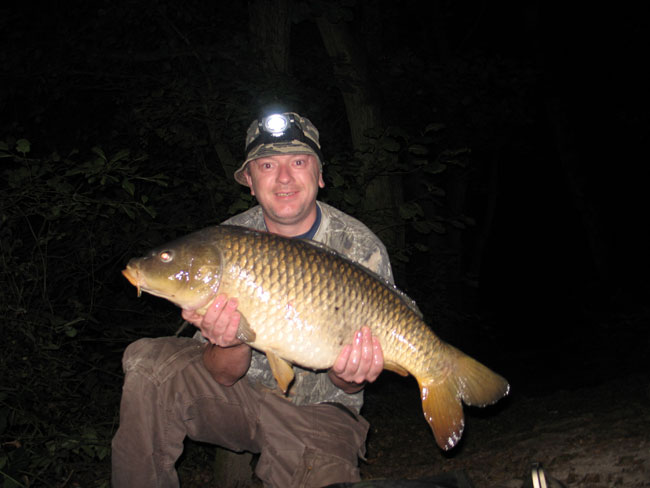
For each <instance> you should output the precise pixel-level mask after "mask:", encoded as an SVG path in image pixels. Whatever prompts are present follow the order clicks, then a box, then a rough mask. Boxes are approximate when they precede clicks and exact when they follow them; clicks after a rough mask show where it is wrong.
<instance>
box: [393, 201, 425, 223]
mask: <svg viewBox="0 0 650 488" xmlns="http://www.w3.org/2000/svg"><path fill="white" fill-rule="evenodd" d="M416 215H424V212H423V211H422V207H420V205H419V204H418V203H417V202H405V203H403V204H401V205H400V206H399V216H400V217H401V218H402V219H404V220H411V219H413V218H414V217H415V216H416Z"/></svg>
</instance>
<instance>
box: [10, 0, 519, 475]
mask: <svg viewBox="0 0 650 488" xmlns="http://www.w3.org/2000/svg"><path fill="white" fill-rule="evenodd" d="M299 3H300V2H299ZM313 3H314V4H316V5H317V6H318V5H320V6H321V7H322V9H324V10H325V12H326V14H327V15H329V16H330V17H331V16H338V17H340V18H341V19H342V20H345V21H348V20H349V19H351V18H353V17H354V16H358V15H359V10H360V7H359V5H356V6H355V2H347V1H342V2H336V4H335V6H332V7H331V8H330V7H329V6H328V5H329V3H328V2H313ZM357 3H358V2H357ZM73 4H74V5H75V7H69V8H67V9H58V8H55V7H43V10H42V11H39V12H38V13H36V14H34V13H32V12H31V10H29V9H27V10H25V11H24V12H22V13H21V12H20V11H19V9H18V7H16V8H17V9H18V10H17V11H16V12H14V13H13V16H11V15H6V16H1V15H0V18H3V19H9V20H7V21H6V22H9V21H11V22H13V24H15V25H20V26H22V27H21V29H7V32H6V38H7V49H5V50H3V53H2V56H3V58H2V59H3V63H0V65H1V66H0V70H2V72H0V75H1V77H2V79H3V80H7V83H6V84H4V85H3V88H4V89H3V91H2V92H1V93H0V114H2V118H1V119H0V164H1V167H0V174H1V179H0V253H1V257H0V259H1V261H0V263H1V267H0V289H1V290H2V295H1V297H0V312H2V314H3V317H4V320H3V321H2V323H1V324H0V333H1V334H2V337H3V344H4V346H3V354H2V356H1V359H0V367H2V371H3V378H4V380H3V382H2V384H0V439H1V442H2V444H1V450H0V473H1V474H2V476H3V477H4V486H5V487H9V486H21V485H22V486H65V485H66V483H68V482H69V481H70V480H71V479H72V480H75V479H93V480H98V481H96V484H95V486H105V485H106V479H107V462H108V458H107V456H108V449H109V445H110V438H111V436H112V434H113V432H114V429H115V427H116V422H117V419H116V415H117V404H118V401H119V392H120V382H121V378H122V376H121V370H120V358H121V353H122V351H123V349H124V347H125V346H126V344H128V343H129V342H130V341H132V340H133V339H135V338H137V337H141V336H144V335H162V334H165V333H167V334H171V333H173V332H174V331H175V330H176V328H177V327H178V325H179V324H178V322H179V314H178V311H177V310H176V309H175V308H174V307H172V306H168V305H167V304H165V303H163V302H162V301H161V300H157V299H155V298H150V297H144V298H142V299H141V300H139V301H137V302H136V298H135V296H134V295H135V294H134V292H133V289H132V288H131V287H130V286H129V285H128V284H127V283H126V282H125V280H124V279H123V278H122V277H121V275H120V270H121V269H122V267H123V265H124V263H125V262H126V260H127V259H128V258H130V257H131V256H134V255H138V254H139V253H141V252H143V251H144V250H146V249H148V248H149V247H151V246H153V245H156V244H159V243H160V242H164V241H165V240H167V239H169V238H172V237H175V236H177V235H179V234H183V233H186V232H188V231H190V230H193V229H196V228H200V227H203V226H206V225H209V224H214V223H217V222H219V221H221V220H223V219H224V218H226V217H228V216H230V215H232V214H234V213H237V212H240V211H242V210H244V209H246V208H248V207H250V206H251V205H252V204H253V202H254V201H253V198H252V197H251V196H250V194H249V193H248V192H247V191H246V189H243V188H241V187H239V186H238V185H236V184H234V182H233V180H232V176H231V175H232V171H233V169H234V168H235V167H236V166H237V165H238V162H239V161H241V153H242V149H243V140H242V138H243V134H244V133H245V130H246V127H247V124H248V123H249V122H250V120H252V118H254V117H255V116H256V115H257V110H259V108H260V107H261V106H262V105H264V104H267V103H271V102H283V103H284V104H285V105H286V106H287V107H288V108H290V109H293V110H297V111H299V112H301V113H303V114H307V115H308V116H309V117H310V118H311V119H312V120H313V121H314V122H315V124H316V125H317V126H318V127H319V129H320V130H321V142H322V145H323V149H324V152H325V159H326V163H325V172H324V176H325V179H326V182H327V187H326V189H325V191H324V192H323V193H322V197H323V199H325V200H326V201H328V202H330V203H332V204H334V205H335V206H337V207H339V208H341V209H342V210H344V211H347V212H348V213H350V214H352V215H355V216H357V217H358V218H359V219H361V220H362V221H364V222H366V223H367V224H368V225H369V226H370V227H371V228H373V230H375V231H377V232H378V233H379V234H380V235H381V234H382V233H383V232H384V231H385V230H386V229H389V228H396V227H399V228H400V229H401V230H402V231H403V232H402V233H401V234H402V235H403V236H404V238H403V241H402V242H397V243H395V244H394V245H393V244H391V247H390V249H389V251H390V253H391V257H392V260H393V262H394V265H395V269H396V273H397V274H398V283H399V284H400V286H402V287H406V288H407V291H408V292H409V293H411V294H413V295H414V298H416V299H417V301H418V303H420V304H421V307H422V308H423V309H424V311H425V314H441V313H442V312H441V311H443V310H445V307H446V305H445V300H446V298H445V290H444V286H445V281H444V279H442V278H441V277H444V275H445V273H446V272H448V271H447V270H448V268H449V264H448V263H449V261H450V260H449V259H448V258H447V257H448V254H445V252H446V248H445V245H448V247H451V245H450V242H449V239H450V236H451V235H453V234H454V232H457V231H459V230H461V231H462V232H464V233H465V234H464V236H471V232H472V231H473V225H474V221H475V220H476V219H475V218H472V216H471V215H470V216H467V215H465V214H457V213H453V212H451V211H450V207H449V202H448V198H447V197H448V190H449V187H450V185H449V181H450V180H449V178H450V175H451V174H452V173H453V171H455V170H460V171H463V172H467V173H469V174H471V175H472V176H473V177H475V176H477V175H479V176H480V174H481V172H480V171H481V165H482V164H483V163H484V160H482V159H481V158H480V157H478V156H477V155H476V154H477V153H480V152H481V151H485V150H486V148H488V149H489V148H491V147H496V146H498V143H499V142H503V138H501V139H500V138H499V137H497V135H498V134H499V132H500V131H501V129H502V128H503V126H504V125H506V126H507V127H511V125H515V122H513V121H519V120H521V119H524V118H525V117H524V115H523V114H521V113H519V112H517V111H516V110H515V109H514V108H513V107H516V106H517V103H518V101H519V99H520V98H521V97H522V96H523V95H522V90H521V89H520V87H521V85H516V86H515V88H511V86H510V85H509V80H510V78H511V73H513V72H515V71H516V70H517V67H516V66H511V65H509V64H507V63H505V62H504V61H501V60H491V59H487V58H484V59H483V60H482V61H481V63H478V62H477V63H474V62H473V61H476V60H478V56H476V57H475V58H473V59H472V58H470V61H463V60H460V61H458V60H457V61H455V62H453V63H449V64H447V65H440V64H437V63H435V62H431V59H429V58H427V56H428V53H427V48H426V46H418V47H414V48H412V49H406V48H404V47H400V46H401V45H400V43H396V42H392V41H391V39H393V40H394V39H395V38H396V36H401V35H402V34H401V33H396V32H393V31H392V30H391V29H392V20H393V19H390V20H391V22H388V25H389V27H390V28H389V29H386V30H385V36H384V37H385V39H384V40H383V43H382V44H377V45H375V46H374V50H373V51H372V52H375V53H381V54H380V55H378V56H376V57H371V58H370V62H371V70H372V71H373V72H374V73H377V74H381V76H376V79H377V80H378V87H377V88H378V90H379V91H380V97H379V99H378V100H383V101H381V103H382V110H383V113H384V119H385V120H386V121H388V122H389V123H388V124H387V126H386V127H378V128H375V129H374V130H372V131H370V132H369V133H368V134H367V137H368V144H367V146H366V147H363V148H360V149H359V151H357V152H356V153H353V152H352V151H351V150H350V144H349V134H348V130H347V124H346V121H345V117H344V115H342V114H344V113H345V109H344V107H343V104H342V100H341V96H340V91H339V86H338V85H337V83H336V81H335V80H334V77H333V76H332V69H331V66H330V65H329V60H328V58H327V56H326V54H325V52H324V50H323V48H322V46H320V47H319V43H320V40H319V38H318V30H317V29H316V28H315V26H314V24H313V22H311V21H310V20H309V15H311V14H309V15H307V14H305V12H302V14H301V11H300V10H298V11H296V12H295V18H294V21H295V22H296V23H295V25H293V26H292V30H293V32H294V40H295V41H298V40H299V42H293V44H292V53H293V58H292V67H293V70H292V71H293V74H292V75H291V76H280V75H271V74H269V73H264V72H262V71H261V69H260V66H259V64H257V63H255V59H256V58H255V55H254V54H253V53H252V48H251V46H250V45H249V41H248V38H247V36H246V32H247V29H248V25H247V15H246V5H245V3H242V5H239V4H237V6H234V5H233V4H223V5H222V4H221V3H220V2H212V3H209V4H206V3H205V2H199V1H196V0H192V1H189V2H184V3H183V5H177V4H173V3H172V2H166V1H161V2H153V1H151V0H136V1H134V2H129V4H128V6H126V5H125V6H122V7H120V8H116V7H115V6H114V5H113V4H112V3H111V2H107V1H100V2H93V3H91V4H88V3H87V2H73ZM386 5H388V4H386ZM300 15H303V17H301V16H300ZM386 15H387V17H386V19H388V18H389V17H390V15H391V14H390V12H388V13H387V14H386ZM143 19H146V20H145V21H143ZM386 19H384V20H386ZM0 22H2V21H0ZM3 26H5V25H4V24H3ZM5 27H7V26H5ZM366 27H367V26H366ZM486 59H487V60H486ZM522 84H525V83H522ZM479 88H480V90H482V91H480V96H478V97H475V98H472V97H469V98H468V97H467V92H476V93H479ZM494 91H500V92H503V93H504V94H505V95H504V96H503V97H501V98H500V99H499V104H498V106H494V105H489V103H490V102H489V100H491V99H493V98H492V95H493V92H494ZM431 100H434V102H431ZM377 103H380V102H379V101H378V102H377ZM513 114H514V115H513ZM517 123H518V124H521V123H522V122H517ZM469 147H471V148H472V151H470V150H469V149H468V148H469ZM477 149H478V151H477ZM386 176H387V177H388V178H390V180H391V181H393V182H394V184H395V186H396V187H399V188H401V189H402V193H401V199H400V200H399V201H396V202H386V208H385V209H372V210H370V209H369V208H367V207H366V206H365V205H364V198H365V192H366V189H367V188H368V187H369V186H370V185H371V184H372V183H373V181H375V180H376V179H377V178H381V177H386ZM475 184H477V185H481V184H483V183H482V181H481V180H480V178H475ZM468 213H470V212H468ZM441 249H442V250H443V251H445V252H441V251H440V250H441ZM431 297H433V298H431ZM97 466H100V468H97ZM98 469H99V472H97V470H98ZM84 471H88V472H92V471H95V473H94V475H91V476H90V477H84V476H83V473H84ZM92 476H94V477H92ZM102 483H103V484H102Z"/></svg>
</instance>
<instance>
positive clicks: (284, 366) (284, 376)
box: [266, 351, 293, 394]
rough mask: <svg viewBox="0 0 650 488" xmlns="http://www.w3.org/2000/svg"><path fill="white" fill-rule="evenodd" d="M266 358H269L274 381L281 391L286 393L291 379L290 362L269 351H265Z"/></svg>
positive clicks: (291, 369)
mask: <svg viewBox="0 0 650 488" xmlns="http://www.w3.org/2000/svg"><path fill="white" fill-rule="evenodd" d="M266 358H267V359H268V360H269V366H271V372H272V373H273V377H274V378H275V381H277V382H278V386H279V387H280V389H281V390H282V393H285V394H286V393H287V391H288V390H289V385H290V384H291V382H292V381H293V368H292V367H291V364H289V363H288V362H287V361H285V360H284V359H282V358H281V357H279V356H277V355H276V354H275V353H272V352H271V351H266Z"/></svg>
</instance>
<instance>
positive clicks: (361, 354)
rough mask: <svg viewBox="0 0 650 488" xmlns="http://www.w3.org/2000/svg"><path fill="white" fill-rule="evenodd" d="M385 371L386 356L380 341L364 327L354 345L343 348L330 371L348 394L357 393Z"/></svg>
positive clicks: (332, 376)
mask: <svg viewBox="0 0 650 488" xmlns="http://www.w3.org/2000/svg"><path fill="white" fill-rule="evenodd" d="M383 369H384V355H383V353H382V350H381V344H380V343H379V339H377V338H376V337H374V336H373V335H372V332H371V331H370V328H369V327H362V328H361V330H360V331H358V332H357V333H356V334H355V336H354V341H353V343H352V344H348V345H346V346H344V347H343V349H342V350H341V353H340V354H339V357H338V358H337V359H336V361H335V362H334V365H333V366H332V368H331V369H330V370H329V377H330V380H332V383H334V384H335V385H336V386H338V387H339V388H341V389H342V390H343V391H345V392H346V393H356V392H357V391H359V390H360V389H361V388H363V386H364V385H365V383H372V382H373V381H375V380H376V379H377V377H378V376H379V374H380V373H381V372H382V370H383Z"/></svg>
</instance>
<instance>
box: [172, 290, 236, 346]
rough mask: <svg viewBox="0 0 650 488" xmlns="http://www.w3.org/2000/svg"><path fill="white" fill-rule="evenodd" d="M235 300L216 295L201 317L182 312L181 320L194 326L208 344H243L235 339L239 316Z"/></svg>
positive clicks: (192, 313) (196, 314)
mask: <svg viewBox="0 0 650 488" xmlns="http://www.w3.org/2000/svg"><path fill="white" fill-rule="evenodd" d="M237 305H238V303H237V299H236V298H230V299H229V298H228V297H227V296H226V295H223V294H221V295H217V297H216V298H215V299H214V301H213V302H212V303H211V304H210V306H209V307H208V309H207V310H206V312H205V315H203V316H201V315H199V314H198V313H196V312H195V311H193V310H183V313H182V315H183V318H184V319H185V320H187V321H188V322H190V323H191V324H194V325H195V326H196V327H197V328H198V329H199V330H200V331H201V334H202V335H203V337H205V338H206V339H207V340H208V341H209V342H210V343H212V344H216V345H217V346H220V347H232V346H237V345H239V344H243V343H242V341H240V340H239V339H237V329H238V327H239V320H240V318H241V316H240V315H239V312H238V311H237Z"/></svg>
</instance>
